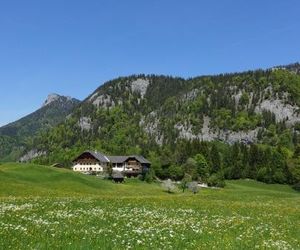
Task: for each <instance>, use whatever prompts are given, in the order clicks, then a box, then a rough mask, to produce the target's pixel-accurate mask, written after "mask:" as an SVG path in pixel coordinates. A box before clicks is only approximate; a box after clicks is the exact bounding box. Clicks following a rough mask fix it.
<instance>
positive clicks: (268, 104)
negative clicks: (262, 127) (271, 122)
mask: <svg viewBox="0 0 300 250" xmlns="http://www.w3.org/2000/svg"><path fill="white" fill-rule="evenodd" d="M264 110H266V111H270V112H272V113H274V114H275V117H276V121H277V122H281V121H286V124H287V125H294V124H295V123H297V122H300V116H299V114H298V110H299V107H298V106H296V105H294V106H292V105H290V104H285V103H283V101H282V100H280V99H271V100H264V101H262V102H261V103H260V104H259V105H258V106H257V107H256V108H255V112H257V113H262V111H264Z"/></svg>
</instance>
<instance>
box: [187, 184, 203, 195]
mask: <svg viewBox="0 0 300 250" xmlns="http://www.w3.org/2000/svg"><path fill="white" fill-rule="evenodd" d="M188 187H189V190H190V191H191V192H193V194H196V193H198V192H199V190H200V187H199V185H198V182H196V181H192V182H190V183H189V184H188Z"/></svg>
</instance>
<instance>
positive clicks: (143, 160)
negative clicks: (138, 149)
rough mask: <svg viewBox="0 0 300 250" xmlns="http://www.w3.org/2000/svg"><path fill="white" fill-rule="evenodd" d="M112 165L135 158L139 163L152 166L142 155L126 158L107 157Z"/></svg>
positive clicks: (127, 156)
mask: <svg viewBox="0 0 300 250" xmlns="http://www.w3.org/2000/svg"><path fill="white" fill-rule="evenodd" d="M107 157H108V159H109V160H110V162H111V163H123V162H125V161H127V160H128V159H130V158H135V159H136V160H137V161H139V162H140V163H142V164H150V161H148V160H147V159H146V158H145V157H143V156H141V155H126V156H125V155H124V156H107Z"/></svg>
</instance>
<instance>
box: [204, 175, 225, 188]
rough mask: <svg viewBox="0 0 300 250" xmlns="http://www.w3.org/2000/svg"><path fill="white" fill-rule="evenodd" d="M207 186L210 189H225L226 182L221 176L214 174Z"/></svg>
mask: <svg viewBox="0 0 300 250" xmlns="http://www.w3.org/2000/svg"><path fill="white" fill-rule="evenodd" d="M207 185H208V186H210V187H225V181H224V178H222V177H221V176H219V175H217V174H213V175H211V176H210V177H209V178H208V181H207Z"/></svg>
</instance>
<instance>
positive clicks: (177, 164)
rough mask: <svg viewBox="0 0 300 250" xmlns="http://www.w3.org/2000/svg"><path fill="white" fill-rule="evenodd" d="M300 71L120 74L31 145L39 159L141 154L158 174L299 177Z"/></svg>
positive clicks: (270, 179) (284, 180) (282, 180)
mask: <svg viewBox="0 0 300 250" xmlns="http://www.w3.org/2000/svg"><path fill="white" fill-rule="evenodd" d="M299 69H300V66H299V64H292V65H287V66H280V67H274V68H271V69H267V70H254V71H247V72H241V73H230V74H220V75H214V76H201V77H195V78H190V79H183V78H179V77H170V76H157V75H133V76H129V77H120V78H117V79H114V80H112V81H109V82H106V83H105V84H103V85H102V86H100V87H99V88H98V89H97V90H95V91H94V92H93V93H92V94H91V95H90V96H88V97H87V98H86V99H85V100H84V101H83V102H81V103H80V104H79V105H78V106H77V107H76V108H75V109H74V110H73V111H72V113H71V114H70V115H69V116H68V118H67V119H66V120H65V121H64V122H63V123H61V124H59V125H58V126H55V127H53V128H51V129H47V130H43V131H42V132H41V133H38V135H37V136H34V137H33V138H32V140H31V141H29V142H28V143H27V144H26V151H28V152H34V153H35V156H38V157H37V158H36V159H35V160H34V161H35V162H37V163H42V164H49V163H54V162H62V163H64V164H66V165H70V161H71V159H72V158H73V157H75V156H76V155H77V154H78V153H79V152H81V151H83V150H87V149H93V150H94V149H96V150H98V151H102V152H103V153H108V154H143V155H145V156H146V157H148V158H149V159H150V160H151V161H152V163H153V169H154V170H155V171H156V174H157V175H158V176H159V177H161V178H168V177H171V178H173V179H180V178H182V176H183V175H184V174H185V173H188V174H190V175H192V176H193V178H196V177H197V176H198V175H200V176H201V178H203V179H205V178H207V177H205V176H212V177H213V178H215V176H214V175H218V176H223V177H224V176H225V178H228V179H232V178H253V179H257V180H262V181H265V182H278V183H294V182H295V180H296V179H297V180H298V179H299V181H300V169H299V167H298V166H299V165H298V155H299V156H300V144H299V143H298V142H300V140H299V139H300V137H299V131H300V75H299V72H300V70H299ZM199 154H200V156H199ZM199 161H200V163H201V162H202V163H201V164H200V163H199ZM196 162H198V163H197V164H198V165H197V164H196ZM299 162H300V158H299ZM199 164H200V165H199ZM196 166H198V167H196ZM200 166H202V167H203V166H207V167H205V169H206V170H203V169H202V170H201V168H202V167H200ZM201 171H202V172H201ZM295 176H296V177H295ZM218 178H219V177H218Z"/></svg>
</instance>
